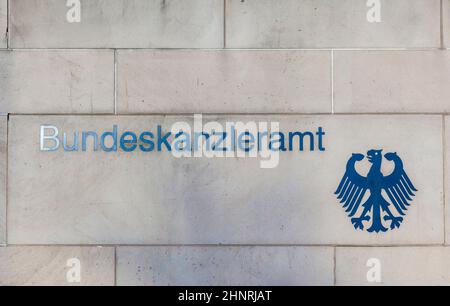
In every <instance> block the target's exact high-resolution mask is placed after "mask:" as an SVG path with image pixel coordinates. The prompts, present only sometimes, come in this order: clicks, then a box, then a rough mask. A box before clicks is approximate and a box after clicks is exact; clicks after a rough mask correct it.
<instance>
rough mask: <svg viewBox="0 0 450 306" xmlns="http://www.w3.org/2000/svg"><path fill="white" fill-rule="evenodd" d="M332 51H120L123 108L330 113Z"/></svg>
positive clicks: (137, 110) (120, 107)
mask: <svg viewBox="0 0 450 306" xmlns="http://www.w3.org/2000/svg"><path fill="white" fill-rule="evenodd" d="M330 63H331V52H327V51H119V53H118V73H119V74H118V76H119V78H118V110H119V113H194V112H200V113H252V112H253V113H273V112H281V113H290V112H303V113H329V112H331V73H330V71H331V65H330Z"/></svg>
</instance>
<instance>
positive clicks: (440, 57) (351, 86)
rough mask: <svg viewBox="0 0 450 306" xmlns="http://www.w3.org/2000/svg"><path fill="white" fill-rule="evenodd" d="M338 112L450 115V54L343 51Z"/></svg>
mask: <svg viewBox="0 0 450 306" xmlns="http://www.w3.org/2000/svg"><path fill="white" fill-rule="evenodd" d="M334 60H335V62H334V90H335V91H334V103H335V110H336V111H337V112H344V113H348V112H356V113H367V112H370V113H386V112H387V113H392V112H395V113H423V112H425V113H443V112H449V111H450V103H448V101H449V99H450V87H449V86H448V84H449V82H450V52H449V51H337V52H335V54H334Z"/></svg>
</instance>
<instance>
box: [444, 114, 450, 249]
mask: <svg viewBox="0 0 450 306" xmlns="http://www.w3.org/2000/svg"><path fill="white" fill-rule="evenodd" d="M444 150H445V151H444V155H445V157H444V158H445V190H446V191H447V190H450V189H449V188H450V181H449V179H448V178H449V177H450V117H448V116H447V117H446V118H445V148H444ZM447 194H448V193H447ZM445 202H446V205H445V209H446V211H445V222H446V227H445V228H446V233H445V234H446V239H445V242H446V244H447V245H448V244H449V243H450V228H449V226H450V199H449V196H446V197H445Z"/></svg>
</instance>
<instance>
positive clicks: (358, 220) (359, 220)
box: [352, 216, 370, 230]
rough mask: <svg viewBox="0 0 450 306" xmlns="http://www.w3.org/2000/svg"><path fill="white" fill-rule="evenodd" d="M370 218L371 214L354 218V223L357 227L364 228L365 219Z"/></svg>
mask: <svg viewBox="0 0 450 306" xmlns="http://www.w3.org/2000/svg"><path fill="white" fill-rule="evenodd" d="M369 220H370V217H369V216H365V217H359V218H352V223H353V226H354V227H355V229H357V230H358V229H360V230H363V229H364V225H363V221H369Z"/></svg>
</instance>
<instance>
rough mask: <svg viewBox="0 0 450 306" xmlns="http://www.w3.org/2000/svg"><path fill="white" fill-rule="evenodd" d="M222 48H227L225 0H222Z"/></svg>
mask: <svg viewBox="0 0 450 306" xmlns="http://www.w3.org/2000/svg"><path fill="white" fill-rule="evenodd" d="M223 48H224V49H226V48H227V0H223Z"/></svg>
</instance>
